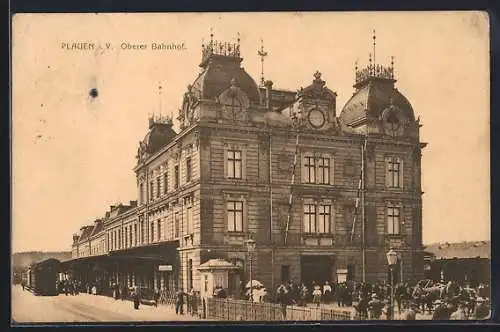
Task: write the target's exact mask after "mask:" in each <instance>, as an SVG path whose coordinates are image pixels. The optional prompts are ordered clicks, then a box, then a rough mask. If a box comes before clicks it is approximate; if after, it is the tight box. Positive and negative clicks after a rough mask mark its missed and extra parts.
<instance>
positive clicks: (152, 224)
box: [149, 222, 155, 242]
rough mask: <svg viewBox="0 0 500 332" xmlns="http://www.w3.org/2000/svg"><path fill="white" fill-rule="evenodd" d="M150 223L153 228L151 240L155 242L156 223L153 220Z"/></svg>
mask: <svg viewBox="0 0 500 332" xmlns="http://www.w3.org/2000/svg"><path fill="white" fill-rule="evenodd" d="M150 225H151V226H150V227H151V230H150V231H151V240H150V241H149V242H154V240H155V223H154V222H152V223H151V224H150Z"/></svg>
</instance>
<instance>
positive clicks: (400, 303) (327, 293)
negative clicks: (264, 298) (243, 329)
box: [275, 280, 491, 320]
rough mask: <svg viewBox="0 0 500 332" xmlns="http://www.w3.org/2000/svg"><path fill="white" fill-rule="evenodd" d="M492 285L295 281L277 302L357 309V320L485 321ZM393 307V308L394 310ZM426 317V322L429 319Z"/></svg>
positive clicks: (286, 285)
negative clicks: (422, 317) (309, 282)
mask: <svg viewBox="0 0 500 332" xmlns="http://www.w3.org/2000/svg"><path fill="white" fill-rule="evenodd" d="M489 294H490V289H489V285H486V284H479V285H477V286H475V287H471V286H470V285H460V284H458V283H456V282H451V281H450V282H448V283H438V282H433V281H431V280H421V281H418V282H413V283H411V282H405V283H398V284H396V285H394V287H391V286H390V285H389V284H387V283H385V284H378V283H374V284H371V283H360V282H342V283H329V282H328V281H326V282H325V283H324V284H322V285H320V284H319V283H316V282H313V283H312V284H311V285H309V287H307V285H305V284H304V283H295V282H293V281H289V282H283V283H281V284H280V285H279V286H278V288H277V290H276V296H275V302H276V303H279V304H281V305H282V307H283V315H286V306H288V305H297V306H307V305H308V304H310V303H312V304H313V305H314V306H316V307H319V306H320V305H321V304H333V305H335V304H336V306H337V307H354V309H355V319H407V320H413V319H416V315H417V314H421V315H423V316H425V317H429V318H430V319H433V320H466V319H486V318H488V317H489V315H490V310H491V309H490V303H489V297H490V295H489ZM391 305H392V306H393V307H394V308H391ZM429 318H427V319H429Z"/></svg>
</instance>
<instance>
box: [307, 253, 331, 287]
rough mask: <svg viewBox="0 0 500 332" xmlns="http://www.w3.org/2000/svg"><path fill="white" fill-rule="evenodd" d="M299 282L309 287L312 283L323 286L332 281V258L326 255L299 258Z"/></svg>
mask: <svg viewBox="0 0 500 332" xmlns="http://www.w3.org/2000/svg"><path fill="white" fill-rule="evenodd" d="M300 270H301V272H300V276H301V281H302V282H303V283H305V284H306V286H307V287H310V286H311V285H312V283H313V282H315V283H316V284H317V285H323V284H324V283H325V281H328V282H331V281H332V271H333V257H331V256H326V255H303V256H301V257H300Z"/></svg>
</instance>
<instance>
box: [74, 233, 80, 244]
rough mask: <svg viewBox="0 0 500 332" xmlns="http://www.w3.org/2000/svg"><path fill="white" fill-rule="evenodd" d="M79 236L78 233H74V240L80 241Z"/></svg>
mask: <svg viewBox="0 0 500 332" xmlns="http://www.w3.org/2000/svg"><path fill="white" fill-rule="evenodd" d="M78 238H79V236H78V234H73V242H76V241H78Z"/></svg>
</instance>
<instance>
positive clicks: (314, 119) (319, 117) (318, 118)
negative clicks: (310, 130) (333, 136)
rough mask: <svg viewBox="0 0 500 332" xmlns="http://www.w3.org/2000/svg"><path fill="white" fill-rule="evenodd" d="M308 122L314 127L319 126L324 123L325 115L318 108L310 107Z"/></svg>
mask: <svg viewBox="0 0 500 332" xmlns="http://www.w3.org/2000/svg"><path fill="white" fill-rule="evenodd" d="M308 119H309V123H310V124H311V126H313V127H314V128H320V127H321V126H323V124H324V123H325V115H324V114H323V112H321V111H320V110H318V109H316V108H315V109H312V110H311V111H309V117H308Z"/></svg>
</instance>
